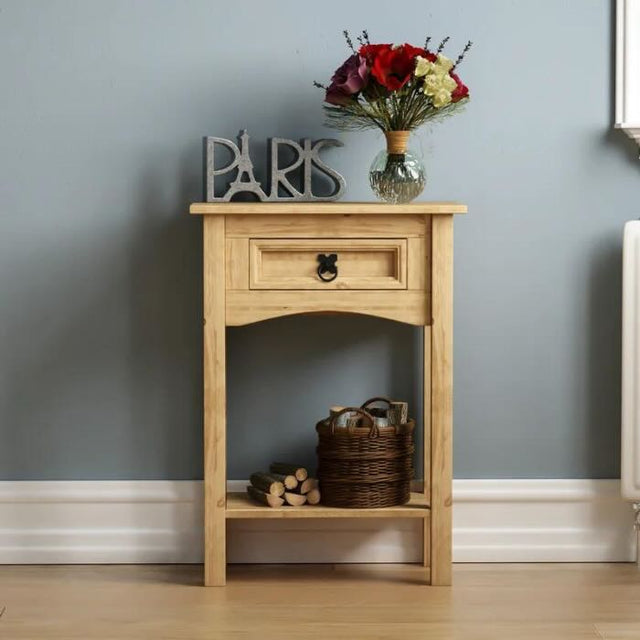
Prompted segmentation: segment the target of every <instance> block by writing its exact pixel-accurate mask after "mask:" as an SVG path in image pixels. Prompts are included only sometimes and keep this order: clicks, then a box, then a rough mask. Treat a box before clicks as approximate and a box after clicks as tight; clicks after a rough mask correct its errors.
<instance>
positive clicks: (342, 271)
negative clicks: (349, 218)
mask: <svg viewBox="0 0 640 640" xmlns="http://www.w3.org/2000/svg"><path fill="white" fill-rule="evenodd" d="M331 254H335V256H336V258H335V260H331V258H330V259H329V261H328V262H327V265H331V264H335V267H336V273H332V272H331V271H323V272H322V273H321V274H319V273H318V268H319V267H320V266H321V262H322V260H321V259H319V257H318V256H320V255H322V256H331ZM249 255H250V266H249V287H250V288H251V289H327V290H331V289H333V290H335V289H406V288H407V240H406V238H391V239H387V238H352V239H348V240H345V239H340V240H338V239H331V238H322V239H313V240H309V239H297V238H287V239H277V238H253V239H251V240H250V241H249ZM325 266H326V265H325ZM321 276H322V277H321ZM334 276H335V277H334ZM323 278H324V280H323ZM332 278H334V279H332ZM328 280H330V281H328Z"/></svg>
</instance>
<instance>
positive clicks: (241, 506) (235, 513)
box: [226, 493, 429, 518]
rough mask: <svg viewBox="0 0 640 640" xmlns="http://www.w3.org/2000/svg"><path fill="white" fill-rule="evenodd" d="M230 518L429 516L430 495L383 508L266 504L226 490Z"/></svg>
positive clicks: (420, 494)
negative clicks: (275, 505)
mask: <svg viewBox="0 0 640 640" xmlns="http://www.w3.org/2000/svg"><path fill="white" fill-rule="evenodd" d="M226 516H227V518H426V517H428V516H429V505H428V504H427V497H426V496H425V495H423V494H422V493H412V494H411V499H410V500H409V502H408V503H407V504H404V505H402V506H400V507H384V508H382V509H340V508H338V507H325V506H323V505H321V504H319V505H317V506H311V505H304V506H302V507H277V508H271V507H265V506H263V505H259V504H255V503H254V502H252V501H251V500H250V499H249V497H248V496H247V495H246V494H245V493H228V494H227V512H226Z"/></svg>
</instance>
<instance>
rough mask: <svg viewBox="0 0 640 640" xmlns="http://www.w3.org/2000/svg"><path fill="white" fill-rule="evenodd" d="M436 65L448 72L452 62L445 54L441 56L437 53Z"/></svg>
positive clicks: (451, 67)
mask: <svg viewBox="0 0 640 640" xmlns="http://www.w3.org/2000/svg"><path fill="white" fill-rule="evenodd" d="M436 65H437V66H438V67H440V69H442V70H443V72H444V73H449V71H451V69H453V62H452V61H451V60H449V58H447V56H443V55H442V54H441V53H439V54H438V59H437V60H436Z"/></svg>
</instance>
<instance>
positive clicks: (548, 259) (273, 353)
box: [0, 0, 640, 479]
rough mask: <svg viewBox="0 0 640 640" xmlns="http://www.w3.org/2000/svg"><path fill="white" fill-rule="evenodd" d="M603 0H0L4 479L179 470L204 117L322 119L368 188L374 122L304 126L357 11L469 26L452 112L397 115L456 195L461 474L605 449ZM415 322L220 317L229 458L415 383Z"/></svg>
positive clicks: (614, 203)
mask: <svg viewBox="0 0 640 640" xmlns="http://www.w3.org/2000/svg"><path fill="white" fill-rule="evenodd" d="M612 4H613V3H610V2H608V1H605V0H570V1H565V2H558V1H557V0H538V1H537V2H530V1H529V0H512V1H507V0H483V1H482V2H470V1H469V0H428V1H426V2H425V1H424V0H405V2H403V3H402V4H401V5H398V4H397V3H395V4H394V3H382V2H378V3H373V6H375V10H374V11H369V10H364V9H363V8H362V5H361V4H359V3H351V2H344V1H342V0H341V1H337V0H325V1H324V2H321V3H306V2H304V3H303V2H300V1H299V0H296V1H292V0H291V1H290V0H287V1H284V0H279V1H278V2H263V1H257V0H256V1H253V2H250V1H247V2H244V3H228V2H225V3H222V2H215V1H213V0H202V1H200V0H188V1H183V0H172V1H168V0H164V1H163V0H153V1H151V0H145V1H142V0H140V1H138V2H131V1H130V0H109V1H106V0H105V1H101V2H98V1H90V2H80V1H71V0H68V1H62V0H47V1H45V0H42V1H38V2H36V1H33V0H15V1H7V0H0V92H1V99H0V479H107V478H131V479H134V478H140V479H142V478H150V479H154V478H168V479H189V478H199V477H201V475H202V465H201V454H202V451H201V445H200V439H201V421H202V412H201V408H200V406H201V401H202V394H201V383H200V380H201V374H202V370H201V363H200V350H201V320H200V318H201V311H200V308H201V302H202V300H201V292H200V291H201V275H200V269H201V260H202V255H201V246H200V234H201V228H200V220H196V219H193V218H189V217H188V216H187V215H186V211H187V206H188V203H189V202H191V201H195V200H199V199H200V198H201V142H200V139H201V136H202V135H205V134H210V135H221V136H227V137H233V136H234V135H235V134H236V133H237V131H238V130H239V129H240V128H242V127H247V128H248V129H249V132H250V133H251V134H252V136H253V140H254V142H255V143H256V144H255V145H254V147H253V151H254V153H255V161H256V164H262V163H263V158H264V150H265V146H264V139H265V138H266V137H267V136H284V137H294V138H295V137H299V136H302V135H306V136H310V137H326V136H335V135H338V136H340V137H342V139H343V140H344V142H345V149H344V150H342V151H335V152H329V153H330V155H329V154H328V155H327V159H329V160H330V163H331V164H332V165H333V166H335V167H336V168H337V169H338V170H340V171H341V172H342V173H343V174H344V175H345V176H346V179H347V181H348V189H347V193H346V199H348V200H359V199H360V200H361V199H370V198H371V195H370V193H369V189H368V186H367V179H366V170H367V167H368V164H369V162H370V160H371V158H372V157H373V156H374V155H375V153H376V152H377V151H378V150H379V148H381V146H382V141H381V139H380V136H379V135H377V134H374V133H371V132H366V133H360V134H336V133H334V132H332V131H329V130H327V129H325V128H323V126H322V114H321V109H320V105H321V100H322V94H321V92H319V91H318V90H316V89H314V88H313V87H312V85H311V82H312V80H314V79H316V80H320V81H326V80H327V79H328V78H329V76H330V75H331V73H332V71H333V69H334V68H335V67H336V66H337V65H338V64H339V63H340V62H341V61H342V59H343V58H344V57H345V55H346V49H345V47H344V44H343V41H342V36H341V31H342V29H344V28H348V29H351V30H352V31H354V32H355V31H358V30H359V29H360V28H363V27H364V28H367V29H369V32H370V34H371V36H372V38H374V39H377V40H381V41H398V42H399V41H402V40H408V41H410V42H414V43H416V44H418V43H421V42H422V41H423V38H424V36H425V34H427V33H430V34H432V35H434V36H435V37H439V36H443V35H446V34H451V36H452V40H451V48H450V51H451V53H452V54H455V53H457V51H458V49H460V48H461V47H462V46H463V45H464V42H465V40H466V39H467V38H471V39H472V40H473V41H474V43H475V45H474V49H473V51H472V52H471V54H470V55H469V57H468V60H467V61H465V63H464V66H463V67H462V68H461V72H462V74H463V75H464V78H465V80H467V81H468V84H469V85H470V87H471V92H472V97H473V99H472V102H471V104H470V105H469V107H468V109H467V111H466V113H464V114H463V115H461V116H458V117H456V118H455V119H453V120H450V121H448V122H446V123H444V124H442V125H440V126H439V127H437V128H436V129H434V130H433V131H428V130H424V131H421V132H420V133H419V135H418V137H417V140H416V147H417V148H418V149H419V150H420V151H421V152H422V153H423V154H424V157H425V161H426V164H427V166H428V171H429V177H430V184H429V186H428V188H427V190H426V191H425V193H424V196H423V197H424V199H436V200H437V199H455V200H460V201H462V202H466V203H468V205H469V209H470V213H469V215H468V216H465V217H460V218H458V219H457V220H456V239H455V251H456V257H455V269H456V272H455V385H456V387H455V389H456V390H455V475H456V476H457V477H493V478H497V477H551V478H555V477H613V476H616V475H617V474H618V460H619V455H618V447H619V437H618V430H619V392H620V384H619V365H620V356H619V351H620V330H619V325H620V310H619V307H620V250H621V232H622V226H623V223H624V221H625V220H627V219H630V218H635V217H638V215H639V214H640V205H639V204H638V193H639V191H640V164H638V160H637V159H636V157H635V151H634V148H633V146H632V145H631V143H629V142H627V141H626V140H625V139H624V137H623V135H622V134H620V133H614V132H612V131H611V123H612V119H613V104H612V100H613V45H614V43H613V20H612V18H613V6H612ZM369 6H372V4H371V3H370V4H369ZM418 350H419V335H418V332H417V331H416V330H415V329H412V328H410V327H404V326H400V325H394V324H392V323H387V322H383V321H380V320H376V319H371V318H369V319H367V318H359V317H348V318H332V319H326V318H287V319H282V320H278V321H273V322H268V323H263V324H261V325H255V326H252V327H246V328H239V329H233V330H230V331H229V360H230V365H229V430H230V434H229V441H230V464H229V476H230V477H232V478H243V477H246V476H247V475H248V473H249V472H250V471H251V470H252V469H254V468H257V467H260V466H264V464H265V463H266V462H267V461H269V460H270V459H272V458H274V457H287V456H296V457H299V458H300V459H304V460H308V461H310V462H311V461H312V460H313V456H314V453H313V447H314V440H315V433H314V430H313V427H314V422H315V420H316V419H317V418H318V417H319V416H320V415H322V414H323V412H324V411H325V409H326V407H327V406H328V405H329V404H335V403H340V404H342V403H348V402H357V401H361V400H363V399H364V398H365V397H367V396H370V395H374V394H378V393H385V392H386V393H391V394H393V395H395V396H406V397H408V398H410V399H412V400H414V401H417V390H418V388H419V385H420V375H421V374H420V370H419V366H418V360H419V358H418ZM284 401H287V402H289V403H290V406H289V407H288V408H287V410H286V411H282V410H281V407H282V403H283V402H284ZM414 406H415V405H414ZM416 409H417V407H416Z"/></svg>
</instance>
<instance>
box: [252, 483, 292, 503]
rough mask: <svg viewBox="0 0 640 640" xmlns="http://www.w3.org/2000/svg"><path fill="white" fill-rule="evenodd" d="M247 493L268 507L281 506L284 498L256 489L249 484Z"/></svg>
mask: <svg viewBox="0 0 640 640" xmlns="http://www.w3.org/2000/svg"><path fill="white" fill-rule="evenodd" d="M247 493H248V494H249V496H250V497H251V498H252V499H253V500H255V501H256V502H260V503H261V504H264V505H267V506H268V507H281V506H282V505H283V504H284V500H283V499H282V498H279V497H278V496H274V495H271V494H270V493H265V492H264V491H260V489H256V488H255V487H253V486H251V485H249V486H248V487H247ZM285 495H286V494H285Z"/></svg>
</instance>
